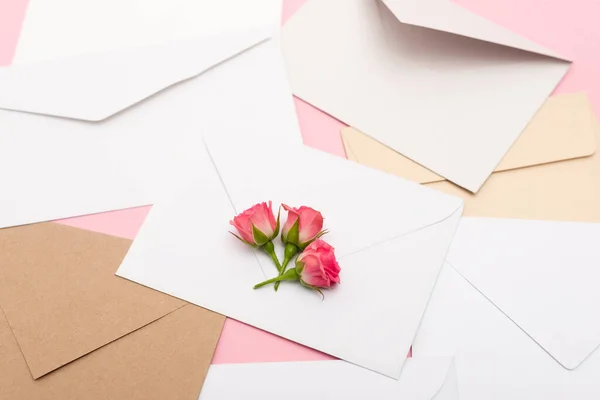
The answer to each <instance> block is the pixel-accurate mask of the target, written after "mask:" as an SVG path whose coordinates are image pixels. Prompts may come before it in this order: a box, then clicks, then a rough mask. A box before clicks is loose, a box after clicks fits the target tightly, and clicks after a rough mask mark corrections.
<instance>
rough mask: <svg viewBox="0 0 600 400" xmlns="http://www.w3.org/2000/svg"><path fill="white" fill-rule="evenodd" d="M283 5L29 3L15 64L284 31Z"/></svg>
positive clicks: (157, 0)
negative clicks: (271, 28)
mask: <svg viewBox="0 0 600 400" xmlns="http://www.w3.org/2000/svg"><path fill="white" fill-rule="evenodd" d="M281 5H282V2H281V0H253V1H252V2H249V1H246V0H169V1H163V0H102V1H95V0H51V1H47V0H29V2H28V6H27V14H26V16H25V20H24V21H23V27H22V28H21V33H20V35H19V43H18V46H17V49H16V52H15V57H14V59H13V64H21V63H28V62H36V61H42V60H51V59H55V58H61V57H66V56H74V55H80V54H89V53H102V52H107V51H111V50H114V49H117V48H127V47H136V46H145V45H150V44H159V43H169V42H171V41H174V40H181V39H189V38H197V37H199V36H205V35H213V34H220V33H223V32H227V31H230V30H239V29H242V28H250V27H258V26H261V25H264V24H267V25H269V24H273V25H278V24H279V21H280V19H281ZM107 27H110V29H107Z"/></svg>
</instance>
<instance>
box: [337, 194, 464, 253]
mask: <svg viewBox="0 0 600 400" xmlns="http://www.w3.org/2000/svg"><path fill="white" fill-rule="evenodd" d="M462 209H463V203H462V202H461V204H460V206H459V207H458V208H457V209H456V210H454V211H452V212H451V213H450V214H448V215H447V216H445V217H444V218H442V219H440V220H438V221H435V222H432V223H430V224H427V225H425V226H421V227H419V228H416V229H413V230H410V231H407V232H404V233H402V234H400V235H397V236H394V237H391V238H389V239H385V240H382V241H380V242H377V243H373V244H372V245H369V246H367V247H364V248H362V249H360V250H356V251H353V252H351V253H347V254H344V255H342V256H340V257H338V259H340V260H341V259H343V258H344V257H349V256H352V255H354V254H357V253H361V252H363V251H365V250H368V249H371V248H373V247H377V246H380V245H382V244H384V243H387V242H391V241H392V240H396V239H399V238H401V237H403V236H407V235H410V234H413V233H416V232H419V231H421V230H424V229H427V228H430V227H432V226H435V225H437V224H441V223H442V222H445V221H446V220H448V219H450V218H452V217H453V216H454V215H455V214H456V213H457V212H459V211H461V210H462Z"/></svg>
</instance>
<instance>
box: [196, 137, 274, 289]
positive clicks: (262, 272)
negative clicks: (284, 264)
mask: <svg viewBox="0 0 600 400" xmlns="http://www.w3.org/2000/svg"><path fill="white" fill-rule="evenodd" d="M202 143H203V144H204V148H205V149H206V154H208V158H209V160H210V163H211V164H212V166H213V168H214V169H215V172H216V173H217V176H218V177H219V181H220V182H221V187H222V188H223V190H224V191H225V195H226V196H227V199H228V200H229V203H230V204H231V208H233V212H234V213H235V214H237V209H236V208H235V205H234V204H233V200H232V199H231V195H230V194H229V191H228V190H227V185H225V181H224V180H223V177H222V176H221V173H220V172H219V168H217V163H216V162H215V160H214V158H213V156H212V154H211V153H210V149H209V148H208V144H207V143H206V138H205V137H204V136H202ZM253 254H254V258H255V260H256V263H257V265H258V269H259V270H260V273H261V274H262V275H263V277H264V278H265V279H266V278H268V276H267V275H266V274H265V272H264V271H263V269H262V268H261V266H260V260H259V259H258V254H256V251H253Z"/></svg>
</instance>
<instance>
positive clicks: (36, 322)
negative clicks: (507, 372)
mask: <svg viewBox="0 0 600 400" xmlns="http://www.w3.org/2000/svg"><path fill="white" fill-rule="evenodd" d="M130 243H131V241H129V240H126V239H120V238H116V237H111V236H107V235H103V234H99V233H94V232H88V231H84V230H80V229H77V228H72V227H67V226H63V225H58V224H53V223H47V224H37V225H28V226H23V227H17V228H11V229H3V230H0V250H1V251H0V387H1V388H2V390H0V399H2V400H5V399H6V400H12V399H40V400H45V399H48V400H49V399H58V398H60V399H73V400H75V399H83V398H85V399H106V398H111V399H112V398H114V399H122V398H123V399H124V398H128V399H137V398H140V399H141V398H143V399H161V400H162V399H177V400H179V399H190V400H193V399H196V398H197V397H198V393H199V391H200V388H201V386H202V381H203V379H204V376H205V374H206V371H207V370H208V366H209V364H210V361H211V359H212V355H213V352H214V349H215V347H216V343H217V340H218V338H219V335H220V332H221V327H222V325H223V322H224V317H223V316H220V315H218V314H214V313H212V312H209V311H207V310H203V309H201V308H199V307H196V306H193V305H189V304H187V305H186V303H185V302H182V301H181V300H178V299H175V298H172V297H169V296H166V295H164V294H162V293H159V292H156V291H153V290H149V289H146V288H144V287H141V286H139V285H135V284H132V283H131V282H128V281H126V280H124V279H120V278H118V277H115V276H114V271H115V270H116V269H117V267H118V265H119V263H120V262H121V260H122V258H123V257H124V255H125V253H126V252H127V249H128V247H129V245H130Z"/></svg>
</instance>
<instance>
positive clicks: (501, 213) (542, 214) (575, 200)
mask: <svg viewBox="0 0 600 400" xmlns="http://www.w3.org/2000/svg"><path fill="white" fill-rule="evenodd" d="M564 99H565V100H566V98H564ZM573 99H574V98H573ZM573 115H577V116H578V117H577V118H576V120H573V126H577V127H581V129H584V127H585V126H586V125H587V123H588V121H589V122H590V123H589V125H587V126H588V128H587V129H588V130H589V131H590V132H593V133H592V134H593V137H594V142H598V141H600V125H599V124H598V122H597V121H596V120H595V117H594V116H593V114H592V113H591V110H590V107H589V104H585V105H584V104H581V105H580V106H578V107H577V108H576V109H575V108H573ZM576 121H578V122H576ZM534 122H536V121H535V120H534ZM569 132H573V134H574V135H575V136H576V137H578V136H579V135H578V134H577V133H576V132H577V130H575V129H574V130H573V131H569ZM587 135H588V134H586V135H585V136H587ZM582 136H583V135H582ZM585 141H586V142H587V139H586V140H585ZM379 148H380V149H383V146H379ZM384 151H387V150H379V151H378V152H377V153H375V154H383V153H384ZM361 154H362V153H361ZM361 161H362V159H361ZM395 165H396V164H391V163H390V164H387V165H382V166H381V167H382V168H383V170H384V171H387V172H392V173H398V170H397V169H396V168H395ZM398 165H399V164H398ZM401 175H403V174H401ZM598 182H600V155H599V154H597V153H596V154H594V155H592V156H589V157H583V158H578V159H574V160H567V161H561V162H556V163H549V164H544V165H536V166H532V167H528V168H518V169H514V170H510V171H503V172H497V173H494V174H492V175H491V176H490V179H488V181H487V183H486V184H485V186H484V187H483V188H482V189H481V190H480V191H479V192H478V193H477V194H476V195H473V194H471V193H469V192H467V191H466V190H463V189H461V188H459V187H457V186H456V185H453V184H452V183H450V182H434V183H428V184H426V185H425V186H427V187H430V188H432V189H437V190H440V191H442V192H445V193H448V194H451V195H454V196H458V197H462V198H463V199H464V201H465V211H464V215H465V216H477V217H495V218H524V219H539V220H559V221H579V222H600V207H598V204H600V186H599V185H598V184H597V183H598Z"/></svg>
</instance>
